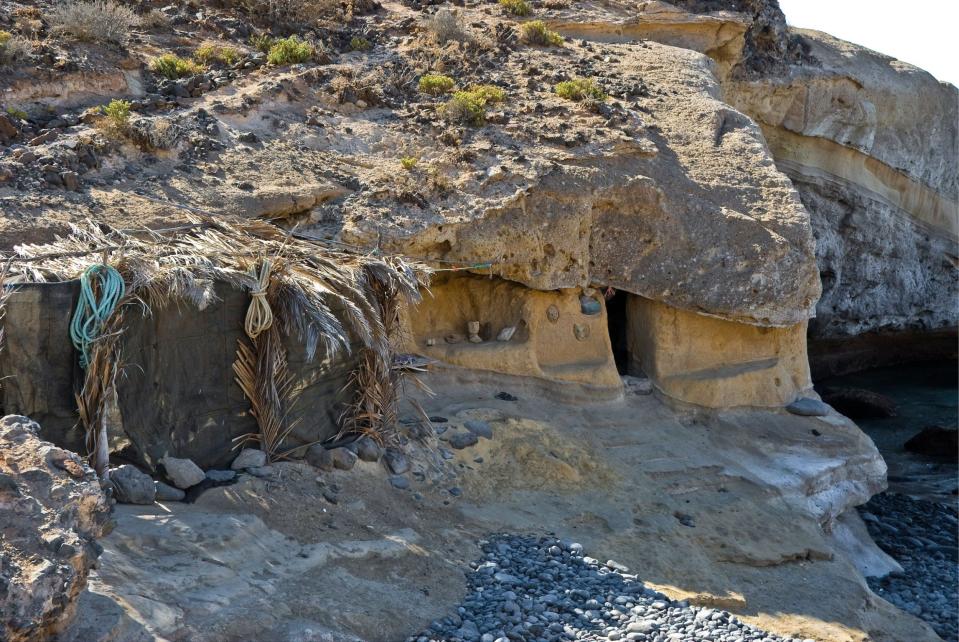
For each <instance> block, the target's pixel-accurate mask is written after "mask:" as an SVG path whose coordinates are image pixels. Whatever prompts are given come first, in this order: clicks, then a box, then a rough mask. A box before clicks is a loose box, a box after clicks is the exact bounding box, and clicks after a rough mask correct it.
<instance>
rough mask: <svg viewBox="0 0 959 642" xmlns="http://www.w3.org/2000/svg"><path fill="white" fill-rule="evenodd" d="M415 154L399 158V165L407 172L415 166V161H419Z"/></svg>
mask: <svg viewBox="0 0 959 642" xmlns="http://www.w3.org/2000/svg"><path fill="white" fill-rule="evenodd" d="M419 160H420V159H418V158H417V157H416V156H404V157H403V158H401V159H400V165H401V166H402V167H403V169H405V170H406V171H408V172H412V171H413V168H414V167H416V163H418V162H419Z"/></svg>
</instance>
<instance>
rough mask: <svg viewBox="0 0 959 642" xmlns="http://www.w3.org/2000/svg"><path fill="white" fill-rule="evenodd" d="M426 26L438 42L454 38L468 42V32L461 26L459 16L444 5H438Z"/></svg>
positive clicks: (441, 42)
mask: <svg viewBox="0 0 959 642" xmlns="http://www.w3.org/2000/svg"><path fill="white" fill-rule="evenodd" d="M426 27H427V28H428V29H429V30H430V31H431V32H432V33H433V37H434V38H436V41H437V42H438V43H440V44H443V43H445V42H449V41H450V40H456V41H458V42H469V41H470V34H469V32H468V31H467V30H466V29H464V28H463V25H462V24H461V21H460V16H459V14H458V13H455V12H453V11H451V10H449V9H447V8H446V7H440V9H439V10H438V11H437V12H436V14H435V15H434V16H433V17H432V18H430V19H429V20H428V21H427V23H426Z"/></svg>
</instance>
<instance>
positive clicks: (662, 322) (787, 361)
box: [627, 297, 812, 408]
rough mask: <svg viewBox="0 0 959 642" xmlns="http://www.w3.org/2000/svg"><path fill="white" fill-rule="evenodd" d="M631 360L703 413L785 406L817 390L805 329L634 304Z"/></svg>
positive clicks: (634, 301) (647, 302) (650, 303)
mask: <svg viewBox="0 0 959 642" xmlns="http://www.w3.org/2000/svg"><path fill="white" fill-rule="evenodd" d="M627 318H628V325H629V332H630V334H629V337H628V338H629V347H630V354H631V357H632V359H633V360H634V361H635V362H636V364H637V365H638V367H639V368H640V369H641V370H642V371H643V372H645V374H647V375H648V376H649V377H650V378H651V379H652V380H653V381H654V382H655V385H656V387H657V388H659V389H660V391H662V392H663V393H665V394H666V395H668V396H669V397H672V398H674V399H678V400H680V401H684V402H688V403H693V404H697V405H701V406H708V407H714V408H723V407H730V406H782V405H784V404H788V403H790V402H791V401H793V400H794V399H796V398H797V397H798V396H800V395H801V394H802V393H803V392H805V391H807V390H809V389H810V388H811V387H812V382H811V381H810V379H809V366H808V363H807V360H806V324H805V323H799V324H796V325H794V326H791V327H787V328H762V327H756V326H748V325H744V324H742V323H734V322H731V321H726V320H723V319H717V318H713V317H707V316H703V315H700V314H694V313H692V312H686V311H684V310H678V309H676V308H672V307H670V306H667V305H664V304H662V303H659V302H656V301H651V300H649V299H644V298H642V297H631V298H630V300H629V303H628V308H627Z"/></svg>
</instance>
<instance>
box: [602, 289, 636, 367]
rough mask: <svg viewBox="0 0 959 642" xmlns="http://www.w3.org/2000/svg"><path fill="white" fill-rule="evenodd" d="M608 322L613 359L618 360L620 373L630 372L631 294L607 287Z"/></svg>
mask: <svg viewBox="0 0 959 642" xmlns="http://www.w3.org/2000/svg"><path fill="white" fill-rule="evenodd" d="M605 297H606V322H607V324H608V326H609V343H610V345H611V346H612V348H613V359H614V360H615V361H616V370H617V371H619V374H621V375H625V374H629V370H630V368H629V364H630V361H631V359H630V356H631V355H630V351H629V318H628V316H629V315H628V313H627V303H628V301H629V297H630V294H628V293H626V292H621V291H619V290H614V289H613V288H607V289H606V290H605Z"/></svg>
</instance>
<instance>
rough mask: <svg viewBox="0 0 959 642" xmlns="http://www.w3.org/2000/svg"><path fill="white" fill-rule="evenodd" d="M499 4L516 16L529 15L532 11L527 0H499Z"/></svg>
mask: <svg viewBox="0 0 959 642" xmlns="http://www.w3.org/2000/svg"><path fill="white" fill-rule="evenodd" d="M499 6H501V7H503V9H505V10H506V11H507V13H511V14H513V15H514V16H528V15H529V11H530V9H529V4H527V2H526V0H499Z"/></svg>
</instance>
